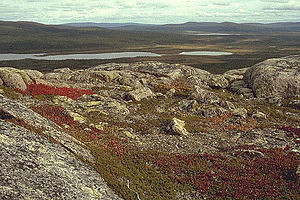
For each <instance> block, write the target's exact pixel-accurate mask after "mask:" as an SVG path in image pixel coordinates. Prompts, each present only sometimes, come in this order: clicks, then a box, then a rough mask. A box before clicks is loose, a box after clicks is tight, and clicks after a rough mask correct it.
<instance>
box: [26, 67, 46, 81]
mask: <svg viewBox="0 0 300 200" xmlns="http://www.w3.org/2000/svg"><path fill="white" fill-rule="evenodd" d="M24 72H26V73H27V75H28V76H29V77H30V78H31V79H32V80H36V79H40V78H41V77H42V76H43V75H44V74H43V73H42V72H39V71H37V70H32V69H25V70H24Z"/></svg>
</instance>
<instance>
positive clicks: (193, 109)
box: [0, 56, 300, 199]
mask: <svg viewBox="0 0 300 200" xmlns="http://www.w3.org/2000/svg"><path fill="white" fill-rule="evenodd" d="M32 84H34V85H37V86H38V87H41V88H42V87H43V85H47V86H53V87H55V88H63V87H68V88H74V89H78V90H82V89H91V90H93V94H91V95H86V94H83V95H81V96H80V97H78V98H76V99H72V98H70V97H68V95H67V94H66V95H64V96H60V95H55V94H52V95H48V94H47V95H45V91H44V93H43V92H41V94H40V95H35V96H32V95H30V92H29V95H22V94H20V93H22V91H26V90H28V89H29V88H30V85H32ZM299 84H300V56H289V57H284V58H279V59H270V60H266V61H264V62H262V63H259V64H257V65H255V66H253V67H250V68H244V69H238V70H230V71H228V72H226V73H224V74H220V75H214V74H211V73H209V72H207V71H204V70H200V69H195V68H192V67H189V66H184V65H179V64H166V63H159V62H138V63H131V64H115V63H110V64H104V65H100V66H97V67H92V68H89V69H85V70H70V69H69V68H60V69H56V70H54V71H53V72H51V73H46V74H42V73H41V72H38V71H35V70H18V69H14V68H0V87H1V89H0V106H1V107H0V117H1V119H2V120H1V121H0V122H1V132H0V134H1V135H0V138H2V139H1V140H0V142H1V148H3V149H4V152H7V154H11V153H12V152H11V151H12V150H11V149H13V148H11V145H16V144H19V145H21V147H22V145H24V144H23V143H24V140H22V137H30V138H28V139H27V140H26V141H31V140H32V141H36V142H35V143H34V144H32V145H34V147H32V148H30V147H27V148H26V150H25V153H26V154H25V153H24V154H22V155H20V156H22V157H20V159H21V160H22V159H23V160H24V159H25V158H26V157H32V159H33V160H35V157H38V156H39V157H44V156H45V155H44V154H39V153H38V152H36V150H34V151H33V149H34V148H44V149H45V148H46V149H47V155H48V154H51V152H52V151H54V150H53V148H54V147H53V145H54V144H51V143H50V142H49V141H47V139H45V138H48V140H49V139H50V140H51V141H52V142H53V141H54V142H55V146H56V147H57V148H58V149H59V150H57V151H55V152H56V154H55V155H56V156H58V155H61V154H62V155H66V156H67V157H68V159H71V157H72V156H73V158H72V159H73V160H76V159H75V157H74V156H77V157H79V158H81V160H83V161H85V162H86V163H90V164H91V165H92V166H93V165H97V162H99V161H98V158H96V159H95V152H93V150H91V148H90V146H89V144H90V143H92V142H90V143H89V142H86V141H87V139H85V136H84V137H83V136H79V135H78V134H76V133H75V132H74V129H78V130H81V129H82V131H83V132H85V133H87V134H88V136H89V137H93V138H94V137H96V138H98V137H99V138H101V137H102V136H103V138H101V141H103V142H104V143H105V142H106V137H105V136H104V135H105V134H103V133H104V132H108V133H110V134H111V135H110V138H118V141H119V140H120V141H123V140H124V141H125V140H126V141H127V142H126V148H128V149H129V150H130V151H135V152H136V151H137V152H140V151H141V152H148V151H149V152H152V151H156V152H161V153H174V154H195V153H200V154H203V153H209V154H214V153H221V154H224V155H227V153H225V152H224V151H223V150H224V149H227V148H230V147H233V146H245V145H248V146H255V148H265V149H274V148H280V149H286V148H288V149H289V151H290V152H294V153H296V154H297V155H299V151H300V149H299V141H300V140H299V137H300V136H299V133H298V135H297V130H298V132H299V128H300V127H299V124H300V120H299V119H300V110H299V105H300V99H299V98H300V85H299ZM1 85H2V86H1ZM12 89H13V90H12ZM16 91H18V92H19V93H17V92H16ZM41 91H42V89H41ZM31 92H32V91H31ZM27 94H28V93H27ZM9 98H10V99H9ZM11 99H14V100H11ZM46 108H49V109H50V110H51V109H52V110H53V109H58V108H59V109H60V110H61V112H60V113H58V114H57V116H62V117H63V119H58V117H57V116H55V115H56V114H55V113H54V115H51V116H50V115H49V113H48V114H47V112H49V110H46ZM62 110H63V111H62ZM56 112H57V111H56ZM38 113H39V114H38ZM11 119H15V121H13V122H14V124H12V123H11V121H9V120H11ZM49 119H50V120H49ZM7 120H8V121H7ZM18 120H19V121H18ZM20 120H21V121H22V123H25V124H26V126H28V127H35V128H36V129H38V130H39V131H38V132H39V135H40V136H34V134H36V133H33V132H32V131H31V132H30V131H27V130H25V129H24V128H22V127H19V126H20V123H19V124H18V123H16V121H17V122H20ZM51 120H52V121H51ZM59 120H62V121H63V122H62V123H60V121H59ZM64 120H65V121H64ZM55 122H56V123H55ZM15 124H17V125H18V126H17V125H15ZM73 124H76V127H75V128H74V127H72V125H73ZM26 126H24V125H23V127H25V128H26ZM72 128H73V129H72ZM10 130H11V131H13V132H14V133H16V134H14V135H9V134H8V133H9V131H10ZM290 130H294V132H293V131H290ZM295 130H296V131H295ZM70 133H71V134H70ZM24 134H25V135H26V136H25V135H24ZM72 134H73V135H72ZM75 138H76V139H75ZM24 139H25V138H24ZM111 142H112V141H110V142H109V143H108V144H107V146H109V145H111ZM114 142H115V141H114ZM46 143H47V144H46ZM51 145H52V146H51ZM118 145H119V143H114V145H113V150H112V151H113V152H114V153H117V155H119V154H123V152H121V149H122V148H123V146H122V145H123V143H122V145H119V146H118ZM107 146H105V148H107ZM21 147H20V148H21ZM121 147H122V148H121ZM16 150H17V149H16ZM115 150H116V152H115ZM32 151H33V152H35V153H32ZM45 151H46V150H45ZM58 151H59V153H58ZM122 151H123V150H122ZM252 152H258V151H256V150H252ZM42 153H43V152H42ZM52 157H53V156H52ZM52 157H51V158H52ZM0 159H4V157H3V156H0ZM62 160H63V159H62ZM24 162H25V161H24ZM28 162H33V161H32V160H31V161H28ZM47 162H48V161H47ZM49 162H50V161H49ZM51 162H52V161H51ZM65 162H66V163H65V164H62V165H61V167H59V168H58V169H57V170H65V168H66V165H67V164H70V163H71V166H74V163H73V162H75V161H72V162H71V161H65ZM76 163H77V164H76V166H77V168H76V170H77V171H76V174H78V176H77V177H74V180H75V179H76V180H77V179H78V181H82V182H83V184H84V183H85V181H86V180H87V179H85V177H86V176H89V175H87V174H86V175H80V174H79V173H81V172H80V171H81V170H82V169H79V166H80V167H83V168H85V171H89V173H90V175H91V176H93V178H94V179H93V180H95V181H94V182H93V181H91V182H90V183H88V182H87V183H86V184H89V185H85V186H84V187H85V188H88V189H86V192H87V194H88V195H91V199H93V198H94V199H105V198H106V199H113V198H117V197H115V196H114V194H113V192H112V191H111V190H110V189H109V188H108V187H107V186H106V184H105V183H103V180H100V179H101V178H100V177H99V180H98V181H99V182H101V184H100V186H97V184H96V182H97V181H96V179H97V178H96V177H98V176H99V175H97V176H96V175H94V173H96V172H95V171H93V169H92V168H91V169H89V170H87V169H86V168H88V166H87V165H86V164H84V163H83V162H82V161H76ZM5 165H6V167H7V170H8V169H9V167H12V166H17V165H16V164H15V161H13V160H10V161H9V162H6V163H5ZM7 165H9V167H8V166H7ZM31 165H34V166H36V167H37V166H39V167H40V169H43V168H44V167H43V166H44V165H45V163H43V162H41V163H34V164H30V166H31ZM51 165H52V166H56V165H57V164H56V163H53V162H52V164H51ZM30 166H29V168H31V167H30ZM25 167H26V166H25ZM18 170H20V169H18ZM30 170H32V169H30ZM30 170H29V171H30ZM44 170H45V169H44ZM35 172H36V173H35V174H33V175H29V174H28V173H27V172H24V174H23V173H19V171H15V173H11V174H12V176H14V177H18V176H20V177H22V176H25V177H27V176H28V177H31V178H34V177H35V176H38V174H44V175H45V176H47V173H57V172H51V171H48V172H47V173H46V172H45V171H35ZM7 173H8V172H7ZM66 173H67V172H66ZM68 173H69V172H68ZM17 174H19V175H17ZM58 174H59V173H58ZM100 174H101V173H100ZM80 177H83V178H82V179H80ZM45 178H46V177H45ZM8 179H9V180H12V179H13V178H12V177H8V178H7V179H6V180H2V181H1V179H0V187H2V188H4V189H5V188H6V189H5V190H3V191H4V192H2V193H1V190H0V197H4V198H6V197H11V198H18V197H20V192H19V193H18V194H17V193H16V191H21V193H22V195H25V194H26V195H27V194H28V195H30V194H31V193H30V191H29V190H25V189H24V190H23V189H22V188H23V186H22V187H21V186H18V185H12V186H8V185H7V184H4V183H7V181H8ZM79 179H80V180H79ZM29 180H30V179H29ZM61 180H62V181H63V180H65V178H64V177H61ZM106 181H107V180H106ZM130 181H132V180H129V178H127V182H126V180H123V179H122V178H120V180H119V182H120V184H121V185H122V184H123V190H118V191H117V193H118V194H120V193H121V195H124V194H123V193H122V191H123V192H124V191H125V190H126V189H127V191H130V192H131V193H132V196H133V197H132V198H137V197H138V198H139V194H138V192H137V191H139V190H137V189H135V190H134V189H131V188H130V185H129V183H130ZM64 183H65V185H63V187H64V188H66V187H69V186H71V187H74V188H76V190H77V191H78V192H79V193H81V196H82V195H83V196H84V194H86V193H85V192H82V190H81V189H78V187H79V186H78V185H74V186H72V183H70V182H68V181H65V182H64ZM47 184H50V183H47ZM93 184H94V185H93ZM109 184H110V185H113V184H112V183H109ZM24 185H26V183H24ZM67 185H69V186H67ZM36 186H37V187H38V183H36ZM80 187H81V186H80ZM99 187H100V188H101V191H102V190H103V191H106V193H103V192H102V193H101V192H99V191H97V192H96V193H93V192H91V191H95V188H99ZM113 189H114V190H116V189H115V188H113ZM32 190H35V189H34V187H33V188H32ZM32 190H31V192H32ZM59 190H60V189H59ZM88 191H90V192H88ZM97 194H101V195H104V196H103V198H102V197H99V196H98V197H97ZM140 194H141V193H140ZM1 195H2V196H1ZM42 195H45V196H42ZM66 195H67V196H66V197H65V198H66V199H71V198H72V195H75V193H74V191H68V192H67V194H66ZM68 195H69V196H68ZM95 195H96V196H95ZM105 195H107V196H105ZM144 195H145V194H144ZM177 195H178V193H177ZM188 196H189V195H188V194H185V198H188ZM39 197H45V198H50V197H51V198H55V197H54V196H52V191H50V190H49V191H48V190H44V191H43V190H42V192H41V196H39ZM123 197H124V198H126V196H123ZM177 197H178V198H179V199H181V198H183V197H182V196H180V197H179V196H177ZM32 198H35V196H32ZM190 198H192V197H190ZM199 198H200V197H199ZM201 198H202V197H201ZM203 198H204V197H203Z"/></svg>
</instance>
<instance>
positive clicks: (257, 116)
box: [252, 110, 267, 119]
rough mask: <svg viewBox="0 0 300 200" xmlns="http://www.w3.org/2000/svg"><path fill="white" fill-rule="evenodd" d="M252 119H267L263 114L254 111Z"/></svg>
mask: <svg viewBox="0 0 300 200" xmlns="http://www.w3.org/2000/svg"><path fill="white" fill-rule="evenodd" d="M252 118H254V119H267V115H266V114H265V113H263V112H260V111H258V110H256V111H254V112H253V113H252Z"/></svg>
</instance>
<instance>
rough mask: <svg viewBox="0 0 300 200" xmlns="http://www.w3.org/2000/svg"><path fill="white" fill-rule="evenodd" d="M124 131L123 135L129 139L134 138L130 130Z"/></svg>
mask: <svg viewBox="0 0 300 200" xmlns="http://www.w3.org/2000/svg"><path fill="white" fill-rule="evenodd" d="M124 133H125V135H126V136H127V137H128V138H130V139H132V140H135V139H136V136H135V135H133V134H132V133H131V132H129V131H125V132H124Z"/></svg>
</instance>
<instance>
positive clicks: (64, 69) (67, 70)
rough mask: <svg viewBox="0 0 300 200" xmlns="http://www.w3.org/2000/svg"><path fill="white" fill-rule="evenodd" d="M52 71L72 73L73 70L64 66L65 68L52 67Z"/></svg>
mask: <svg viewBox="0 0 300 200" xmlns="http://www.w3.org/2000/svg"><path fill="white" fill-rule="evenodd" d="M53 72H55V73H72V72H73V71H72V70H71V69H70V68H68V67H65V68H58V69H54V70H53Z"/></svg>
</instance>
